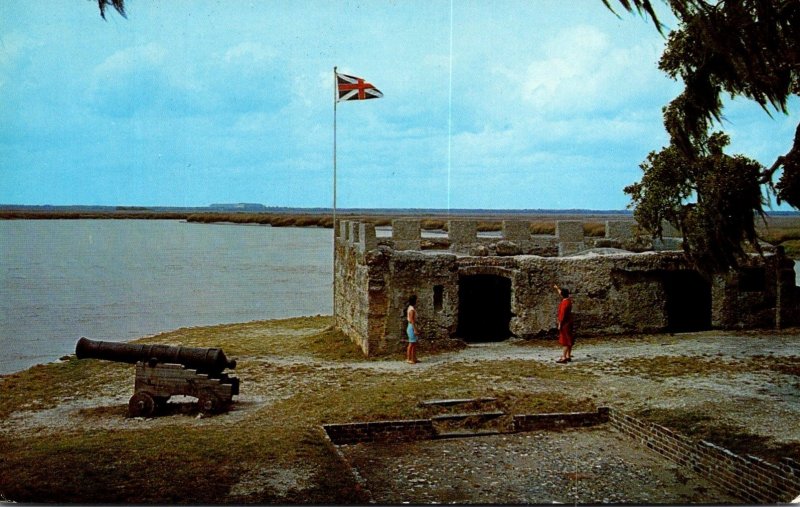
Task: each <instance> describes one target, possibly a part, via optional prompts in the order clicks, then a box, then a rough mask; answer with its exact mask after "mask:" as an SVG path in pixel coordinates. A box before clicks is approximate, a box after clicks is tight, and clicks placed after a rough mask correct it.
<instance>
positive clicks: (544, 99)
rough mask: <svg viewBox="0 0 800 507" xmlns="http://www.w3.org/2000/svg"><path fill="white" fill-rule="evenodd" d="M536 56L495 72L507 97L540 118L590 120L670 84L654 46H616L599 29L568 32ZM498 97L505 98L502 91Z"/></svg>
mask: <svg viewBox="0 0 800 507" xmlns="http://www.w3.org/2000/svg"><path fill="white" fill-rule="evenodd" d="M535 56H536V55H534V59H533V60H532V61H530V62H529V63H527V65H524V64H523V65H519V66H514V67H511V66H509V64H497V65H495V67H494V69H493V71H494V72H493V73H494V74H495V75H496V76H499V78H500V79H495V82H498V83H503V85H504V86H503V88H504V90H505V94H509V92H510V94H511V95H512V96H514V95H516V96H518V97H519V98H520V99H521V100H522V102H523V103H524V104H525V105H526V106H528V107H530V108H531V109H532V110H533V111H535V112H536V114H554V113H557V114H558V115H560V116H564V115H587V114H595V113H599V112H607V111H610V110H614V109H618V108H620V107H623V108H624V107H627V106H628V105H629V104H631V103H634V102H635V101H638V100H640V99H641V98H642V97H643V96H645V95H647V94H651V93H652V91H653V88H657V87H663V86H664V83H665V82H666V79H665V78H664V77H663V76H661V75H660V74H659V72H658V71H657V70H656V69H655V65H654V64H653V62H654V60H655V58H656V55H655V53H654V51H653V48H652V47H650V46H647V45H634V46H630V47H615V46H614V45H613V44H612V39H611V38H610V36H608V35H607V34H606V33H605V32H603V31H602V30H601V29H599V28H597V27H591V26H584V25H582V26H577V27H573V28H568V29H565V30H564V31H562V32H560V33H559V34H558V35H557V36H556V37H555V38H554V39H553V40H551V41H548V42H547V43H545V44H544V45H543V46H541V48H539V53H538V56H540V57H539V58H536V57H535ZM514 90H519V92H518V93H515V92H514ZM495 93H501V91H500V89H499V86H496V87H495ZM649 107H652V106H649Z"/></svg>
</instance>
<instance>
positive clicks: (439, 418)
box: [431, 411, 506, 422]
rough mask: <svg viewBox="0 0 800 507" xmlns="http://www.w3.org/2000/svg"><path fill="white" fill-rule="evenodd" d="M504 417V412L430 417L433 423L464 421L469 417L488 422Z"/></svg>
mask: <svg viewBox="0 0 800 507" xmlns="http://www.w3.org/2000/svg"><path fill="white" fill-rule="evenodd" d="M504 415H506V413H505V412H500V411H496V412H469V413H466V414H442V415H435V416H433V417H431V420H432V421H433V422H442V421H460V420H464V419H468V418H470V417H472V418H476V419H482V420H489V419H496V418H498V417H503V416H504Z"/></svg>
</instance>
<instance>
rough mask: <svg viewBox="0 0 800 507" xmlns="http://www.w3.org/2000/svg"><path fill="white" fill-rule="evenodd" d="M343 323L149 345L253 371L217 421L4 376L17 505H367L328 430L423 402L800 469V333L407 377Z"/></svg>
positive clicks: (49, 373)
mask: <svg viewBox="0 0 800 507" xmlns="http://www.w3.org/2000/svg"><path fill="white" fill-rule="evenodd" d="M331 324H332V318H331V317H325V316H320V317H304V318H295V319H283V320H272V321H260V322H251V323H245V324H233V325H223V326H211V327H200V328H185V329H179V330H176V331H172V332H169V333H164V334H161V335H157V336H154V337H149V338H146V339H141V340H138V341H140V342H151V343H168V344H176V345H177V344H181V345H189V346H216V347H222V348H223V349H224V350H225V352H226V354H228V355H229V356H235V357H237V359H238V361H239V366H238V367H237V369H236V370H235V373H236V375H237V376H238V377H239V378H240V379H241V381H242V387H241V395H240V396H238V397H237V398H236V399H235V400H236V402H235V404H234V405H233V408H232V410H231V411H230V412H228V413H225V414H222V415H218V416H215V417H209V418H200V417H198V416H197V412H196V409H195V408H194V407H193V404H192V403H189V401H191V400H188V401H183V402H180V401H179V400H176V401H178V402H171V403H170V409H169V410H168V413H167V414H166V415H163V416H161V417H157V418H153V419H130V418H127V417H126V409H127V401H128V398H129V397H130V395H131V393H132V388H133V376H134V375H133V367H132V366H131V365H126V364H119V363H111V362H107V361H97V360H80V361H79V360H77V359H75V358H74V356H68V357H65V358H64V359H63V360H62V361H60V362H58V363H53V364H49V365H43V366H36V367H33V368H30V369H28V370H26V371H23V372H20V373H16V374H12V375H3V376H0V390H2V392H3V404H2V406H0V498H2V499H5V500H11V501H21V502H36V503H43V502H57V503H73V502H77V503H159V504H161V503H193V504H208V503H237V504H238V503H327V504H338V503H354V502H355V503H364V502H365V501H366V500H367V497H366V496H365V493H364V491H363V490H362V487H361V485H360V484H359V483H357V482H356V481H354V479H353V478H352V475H351V474H350V471H349V469H348V468H347V467H346V466H344V465H343V464H342V463H341V462H340V461H339V460H338V459H337V458H336V457H335V456H334V455H333V453H331V452H330V449H329V447H327V445H326V444H325V442H324V439H323V438H322V437H321V433H320V426H321V425H322V424H327V423H344V422H355V421H372V420H386V419H413V418H418V417H421V416H424V415H425V414H424V410H425V409H424V408H423V407H421V406H420V404H419V402H420V401H421V400H427V399H443V398H475V397H486V396H489V397H493V398H496V399H497V403H498V404H499V406H500V407H501V408H502V410H503V411H505V412H507V413H541V412H562V411H591V410H595V409H596V407H598V406H610V407H614V408H617V409H619V410H624V411H626V412H629V413H631V414H634V415H636V416H639V417H643V418H647V419H648V420H651V421H653V422H658V423H660V424H664V425H666V426H668V427H671V428H673V429H675V430H677V431H680V432H682V433H684V434H687V435H689V436H690V437H692V438H696V439H706V440H709V441H711V442H714V443H716V444H718V445H721V446H724V447H726V448H728V449H730V450H732V451H734V452H739V453H743V454H753V455H756V456H760V457H763V458H765V459H768V460H777V459H778V458H779V457H781V456H788V457H792V458H794V459H795V460H800V357H799V356H798V355H797V354H798V352H797V351H798V350H800V329H791V330H786V331H782V332H771V331H748V332H735V333H730V332H721V331H709V332H703V333H688V334H681V335H646V336H616V337H605V338H590V339H586V340H581V341H580V342H579V343H578V345H577V346H576V349H575V353H574V355H575V361H574V362H573V363H571V364H569V365H559V364H556V363H554V361H553V359H554V358H556V357H557V356H558V350H557V349H558V348H557V346H556V344H555V343H554V342H552V341H528V342H525V341H506V342H502V343H495V344H482V345H475V346H470V347H466V348H463V349H460V350H445V351H439V352H437V353H433V352H434V351H431V350H430V343H426V342H425V341H423V342H422V345H421V352H420V356H421V358H422V362H421V363H419V364H417V365H408V364H407V363H405V361H404V360H403V357H402V354H401V352H400V349H401V344H400V343H398V345H397V346H398V352H397V353H396V354H394V355H392V356H389V357H385V358H380V359H377V360H367V359H365V358H363V357H362V356H361V354H360V352H359V351H358V349H357V348H356V347H355V346H353V345H352V344H351V343H350V342H349V341H348V340H347V339H346V338H345V337H343V336H342V335H341V334H340V333H338V332H336V331H334V330H333V329H332V328H331V327H330V326H331ZM532 459H533V458H532ZM453 473H462V474H466V473H468V470H461V471H457V472H453ZM441 480H445V479H441ZM378 486H379V485H376V487H378ZM497 487H498V488H500V489H502V485H499V486H497ZM481 498H482V497H481ZM392 500H394V502H393V503H399V502H401V501H403V500H404V498H401V497H397V498H392Z"/></svg>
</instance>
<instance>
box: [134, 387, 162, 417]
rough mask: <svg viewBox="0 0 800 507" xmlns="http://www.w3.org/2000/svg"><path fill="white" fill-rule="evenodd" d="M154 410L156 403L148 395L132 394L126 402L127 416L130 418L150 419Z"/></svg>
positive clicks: (142, 393) (143, 393)
mask: <svg viewBox="0 0 800 507" xmlns="http://www.w3.org/2000/svg"><path fill="white" fill-rule="evenodd" d="M155 408H156V402H155V400H153V397H152V396H150V395H149V394H147V393H145V392H143V391H139V392H138V393H133V396H131V399H130V401H129V402H128V415H129V416H131V417H150V416H151V415H153V411H154V410H155Z"/></svg>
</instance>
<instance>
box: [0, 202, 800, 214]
mask: <svg viewBox="0 0 800 507" xmlns="http://www.w3.org/2000/svg"><path fill="white" fill-rule="evenodd" d="M13 211H16V212H53V213H58V212H66V213H68V212H82V213H91V212H96V213H115V212H121V213H123V214H124V213H148V212H150V213H217V212H222V213H287V214H332V213H333V208H330V207H310V208H304V207H291V206H266V205H264V204H258V203H214V204H209V205H208V206H109V205H88V204H68V205H65V204H0V212H13ZM336 212H337V213H341V214H366V215H372V214H388V215H397V214H409V215H512V214H513V215H565V214H566V215H622V216H633V211H632V210H629V209H622V210H614V209H581V208H563V209H561V208H558V209H556V208H525V209H514V208H507V209H497V208H489V209H487V208H452V209H446V208H337V209H336ZM766 214H767V215H771V216H795V215H797V216H800V211H792V210H789V211H783V210H767V211H766Z"/></svg>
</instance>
